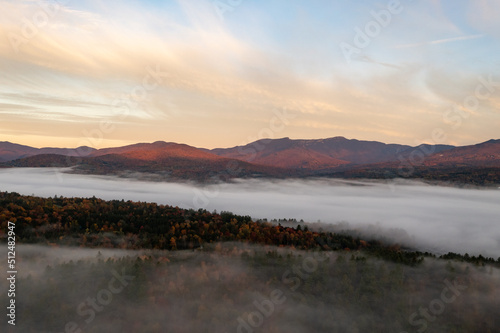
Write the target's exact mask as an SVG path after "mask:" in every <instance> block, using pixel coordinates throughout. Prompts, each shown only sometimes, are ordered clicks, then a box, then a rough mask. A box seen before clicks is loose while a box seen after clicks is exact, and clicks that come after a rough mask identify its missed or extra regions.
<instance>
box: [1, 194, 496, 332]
mask: <svg viewBox="0 0 500 333" xmlns="http://www.w3.org/2000/svg"><path fill="white" fill-rule="evenodd" d="M8 221H11V222H14V223H15V225H16V229H15V230H16V236H17V257H18V260H20V262H19V265H18V266H19V270H20V275H19V277H18V281H17V290H18V292H17V300H16V302H17V304H18V308H17V323H18V325H17V327H14V328H8V330H7V332H15V331H22V332H28V333H29V332H37V333H39V332H58V333H60V332H245V333H247V332H364V331H369V332H400V333H401V332H498V328H499V327H500V321H499V318H498V309H499V308H500V303H499V302H500V301H499V299H500V298H499V297H498V296H499V295H500V287H499V285H500V283H499V282H500V272H499V268H500V258H497V259H495V258H486V257H483V256H482V255H476V256H474V255H469V254H458V253H448V254H445V255H441V256H436V255H435V254H432V253H427V252H424V253H422V252H419V251H418V249H412V248H407V247H405V245H404V244H390V243H383V242H381V241H380V240H377V239H368V238H365V239H361V238H359V237H356V236H353V235H350V234H347V233H345V234H342V233H333V232H325V231H318V230H316V229H315V230H310V229H312V228H309V227H308V226H307V224H306V225H304V224H299V223H297V225H296V226H295V227H293V226H283V225H281V224H280V223H279V222H278V223H271V222H266V221H255V220H253V219H252V218H251V217H250V216H240V215H235V214H233V213H230V212H220V213H217V212H215V211H214V212H208V211H206V210H202V209H200V210H192V209H191V210H190V209H182V208H179V207H172V206H168V205H158V204H155V203H147V202H133V201H124V200H111V201H106V200H102V199H99V198H95V197H92V198H66V197H52V198H41V197H36V196H25V195H20V194H17V193H8V192H0V226H1V228H0V230H1V231H0V236H1V238H2V239H5V238H6V234H7V230H8V229H7V223H8ZM287 222H288V223H286V225H290V224H291V225H293V220H287ZM2 248H6V246H3V247H2ZM74 250H76V251H81V253H82V254H81V255H78V256H73V255H72V254H71V253H72V251H74ZM89 251H90V252H89ZM120 283H121V284H120ZM0 287H1V288H2V290H4V288H6V287H7V281H4V280H2V282H0ZM0 301H1V302H2V303H5V302H7V295H6V294H5V293H4V294H2V295H1V296H0Z"/></svg>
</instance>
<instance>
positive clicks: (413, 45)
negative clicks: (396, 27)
mask: <svg viewBox="0 0 500 333" xmlns="http://www.w3.org/2000/svg"><path fill="white" fill-rule="evenodd" d="M483 37H484V35H483V34H480V35H471V36H460V37H453V38H445V39H437V40H433V41H430V42H423V43H414V44H402V45H397V46H395V47H394V48H396V49H401V48H412V47H420V46H425V45H437V44H443V43H451V42H457V41H463V40H469V39H476V38H483Z"/></svg>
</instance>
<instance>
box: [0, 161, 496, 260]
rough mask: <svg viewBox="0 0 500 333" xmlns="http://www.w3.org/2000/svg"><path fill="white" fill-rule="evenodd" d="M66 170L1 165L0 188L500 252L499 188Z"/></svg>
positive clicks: (433, 247)
mask: <svg viewBox="0 0 500 333" xmlns="http://www.w3.org/2000/svg"><path fill="white" fill-rule="evenodd" d="M61 171H62V170H61V169H50V168H44V169H28V168H26V169H24V168H20V169H0V184H1V188H0V190H1V191H11V192H18V193H20V194H25V195H29V194H34V195H37V196H43V197H49V196H54V195H57V196H61V195H62V196H69V197H72V196H75V197H92V196H96V197H99V198H103V199H106V200H111V199H125V200H134V201H147V202H156V203H160V204H168V205H172V206H179V207H181V208H194V209H198V208H204V209H207V210H209V211H212V210H214V209H216V210H217V211H221V210H227V211H232V212H234V213H236V214H242V215H250V216H252V217H253V218H268V219H273V218H276V219H280V218H296V219H297V220H300V219H303V220H304V221H306V222H317V221H318V220H320V221H321V222H323V223H329V224H338V223H342V224H341V225H340V227H339V228H343V229H347V228H351V229H352V228H362V230H365V232H368V233H372V234H373V233H376V234H378V235H387V236H389V237H397V238H398V239H402V240H404V241H405V242H406V243H410V245H414V246H417V247H418V248H420V249H423V250H430V251H434V252H436V253H445V252H448V251H453V252H458V253H462V254H464V253H469V254H471V255H472V254H474V255H478V254H482V255H484V256H492V257H494V258H497V257H498V256H500V228H499V227H498V223H499V222H500V190H492V189H458V188H452V187H439V186H430V185H426V184H423V183H418V182H406V181H405V182H399V183H398V181H395V182H391V183H388V182H373V181H364V182H362V181H359V182H355V181H342V180H310V181H290V180H287V181H273V182H271V181H264V180H241V181H238V182H235V183H231V184H219V185H210V186H202V187H200V186H196V185H193V184H188V183H184V184H179V183H157V182H145V181H136V180H130V179H123V178H113V177H104V176H87V175H76V174H67V173H61ZM366 230H369V231H366ZM401 237H403V238H401Z"/></svg>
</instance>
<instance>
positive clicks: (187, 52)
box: [0, 0, 500, 148]
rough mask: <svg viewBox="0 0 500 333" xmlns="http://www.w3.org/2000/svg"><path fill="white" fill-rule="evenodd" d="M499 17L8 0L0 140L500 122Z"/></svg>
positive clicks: (455, 136)
mask: <svg viewBox="0 0 500 333" xmlns="http://www.w3.org/2000/svg"><path fill="white" fill-rule="evenodd" d="M498 17H500V2H499V1H496V0H470V1H466V0H457V1H451V0H450V1H444V0H442V1H439V0H422V1H411V0H400V1H397V0H391V1H340V0H335V1H329V0H328V1H327V0H324V1H319V0H312V1H299V0H292V1H284V0H283V1H263V0H252V1H251V0H220V1H205V0H197V1H188V0H179V1H117V0H111V1H92V0H90V1H87V0H85V1H69V0H64V1H62V0H61V1H34V0H31V1H22V0H16V1H7V0H0V36H1V38H0V73H1V75H0V141H11V142H16V143H21V144H26V145H31V146H35V147H42V146H59V147H62V146H64V147H69V146H71V147H75V146H80V145H88V146H94V147H108V146H119V145H124V144H129V143H135V142H152V141H157V140H164V141H175V142H183V143H187V144H190V145H193V146H198V147H207V148H213V147H228V146H234V145H238V144H245V143H248V142H250V141H253V140H256V139H259V138H262V137H274V138H278V137H285V136H288V137H291V138H306V139H307V138H326V137H333V136H345V137H347V138H357V139H364V140H377V141H383V142H387V143H389V142H392V143H404V144H410V145H416V144H419V143H422V142H429V143H449V144H456V145H465V144H472V143H477V142H482V141H486V140H488V139H491V138H500V134H499V133H500V131H499V129H500V60H499V58H498V54H500V20H498ZM436 133H439V135H437V134H436Z"/></svg>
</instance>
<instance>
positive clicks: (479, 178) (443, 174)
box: [319, 166, 500, 187]
mask: <svg viewBox="0 0 500 333" xmlns="http://www.w3.org/2000/svg"><path fill="white" fill-rule="evenodd" d="M319 176H324V177H333V178H347V179H387V180H388V179H395V178H405V179H414V180H422V181H428V182H443V183H451V184H454V185H474V186H492V187H493V186H498V185H499V184H500V168H495V167H470V166H462V167H460V166H456V167H453V168H447V167H423V166H415V167H411V168H403V169H402V170H400V169H398V168H392V167H380V168H367V167H359V168H355V169H351V170H345V171H338V172H335V171H334V172H323V173H321V174H319Z"/></svg>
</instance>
